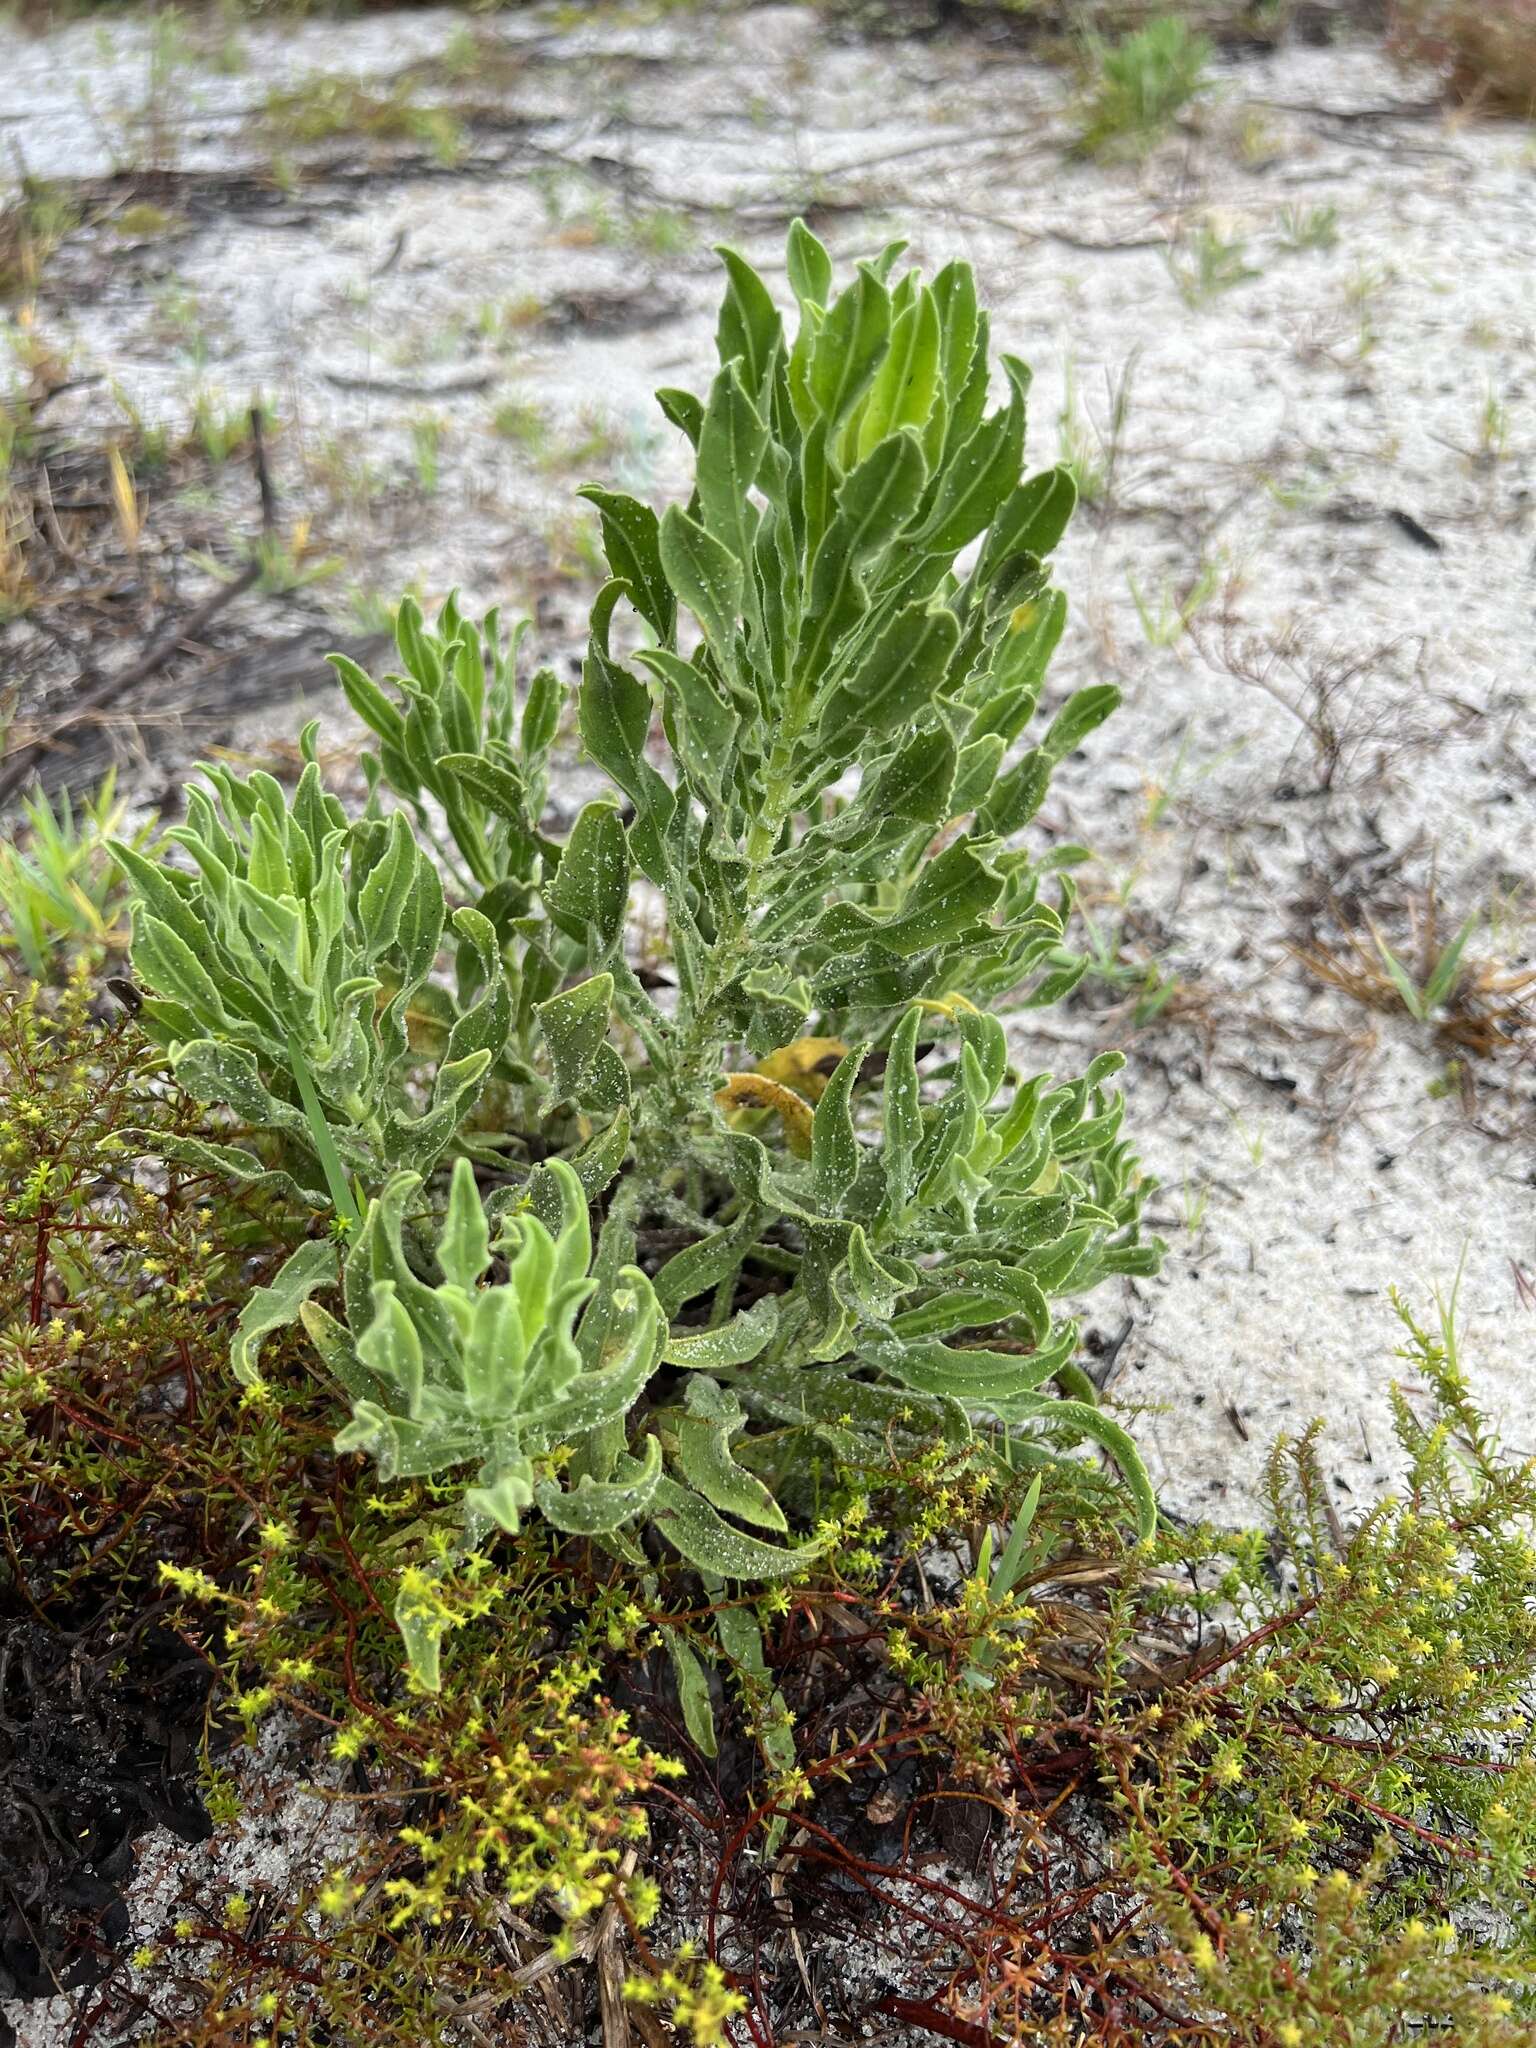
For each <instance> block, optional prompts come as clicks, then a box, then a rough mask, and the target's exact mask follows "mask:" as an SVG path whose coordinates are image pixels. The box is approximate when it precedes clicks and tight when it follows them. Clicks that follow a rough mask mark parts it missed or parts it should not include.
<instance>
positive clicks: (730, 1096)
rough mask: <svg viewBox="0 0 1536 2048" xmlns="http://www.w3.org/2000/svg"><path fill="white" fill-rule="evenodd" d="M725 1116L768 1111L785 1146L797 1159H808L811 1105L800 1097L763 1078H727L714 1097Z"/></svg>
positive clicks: (791, 1090)
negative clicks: (735, 1112) (779, 1126)
mask: <svg viewBox="0 0 1536 2048" xmlns="http://www.w3.org/2000/svg"><path fill="white" fill-rule="evenodd" d="M715 1100H716V1102H718V1103H719V1105H720V1107H721V1108H722V1109H723V1110H724V1111H725V1112H726V1113H727V1115H729V1114H730V1113H731V1112H732V1111H733V1110H742V1109H771V1110H772V1111H773V1112H774V1114H775V1115H776V1116H777V1117H778V1119H779V1122H780V1123H781V1124H782V1125H783V1126H784V1139H785V1143H786V1144H787V1145H788V1146H789V1149H790V1151H791V1152H793V1153H794V1154H795V1156H796V1158H798V1159H809V1158H810V1156H811V1115H812V1111H811V1105H810V1104H809V1103H808V1102H807V1101H806V1099H805V1097H804V1096H803V1095H797V1094H796V1093H795V1091H794V1089H793V1088H786V1087H785V1086H784V1085H783V1083H782V1082H779V1081H773V1080H770V1079H769V1077H768V1076H767V1075H766V1074H728V1075H727V1076H726V1081H725V1086H724V1087H723V1088H722V1089H720V1091H719V1092H718V1094H717V1095H716V1096H715Z"/></svg>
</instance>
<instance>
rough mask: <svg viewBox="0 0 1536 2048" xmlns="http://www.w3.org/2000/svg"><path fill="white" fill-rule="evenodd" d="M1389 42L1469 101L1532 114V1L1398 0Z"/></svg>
mask: <svg viewBox="0 0 1536 2048" xmlns="http://www.w3.org/2000/svg"><path fill="white" fill-rule="evenodd" d="M1392 42H1393V47H1394V48H1395V49H1396V50H1397V51H1398V52H1399V53H1400V54H1401V55H1403V56H1405V57H1408V58H1411V59H1416V60H1418V61H1420V62H1424V63H1430V64H1434V65H1437V66H1438V67H1440V68H1441V69H1443V70H1444V71H1445V73H1446V75H1447V78H1448V80H1449V83H1450V86H1451V89H1452V91H1454V92H1455V93H1456V95H1457V96H1458V98H1460V99H1462V100H1464V101H1466V103H1467V104H1468V105H1469V106H1473V107H1477V108H1479V109H1481V110H1482V111H1484V112H1488V113H1500V114H1513V115H1515V116H1516V117H1517V118H1519V119H1522V120H1530V119H1532V118H1536V0H1397V5H1396V6H1395V8H1394V11H1393V21H1392Z"/></svg>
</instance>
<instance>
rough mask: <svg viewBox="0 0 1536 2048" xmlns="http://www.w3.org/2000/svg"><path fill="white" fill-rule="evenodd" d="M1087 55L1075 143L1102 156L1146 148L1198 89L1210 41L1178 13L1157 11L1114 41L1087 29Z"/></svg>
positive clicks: (1203, 81)
mask: <svg viewBox="0 0 1536 2048" xmlns="http://www.w3.org/2000/svg"><path fill="white" fill-rule="evenodd" d="M1087 56H1088V60H1089V63H1090V64H1091V66H1092V68H1093V72H1094V78H1093V84H1092V87H1091V90H1090V93H1089V97H1088V102H1087V106H1086V108H1085V110H1084V116H1083V129H1082V136H1081V141H1080V146H1081V147H1082V148H1083V149H1085V150H1087V151H1089V152H1090V153H1092V154H1093V155H1099V156H1102V155H1107V154H1109V153H1112V152H1113V151H1116V150H1142V149H1146V148H1147V147H1149V146H1150V145H1151V144H1152V143H1153V142H1155V141H1156V140H1157V139H1158V137H1159V136H1161V135H1162V134H1164V133H1165V132H1166V130H1167V129H1168V128H1169V127H1170V126H1171V125H1172V123H1173V121H1174V120H1175V119H1176V117H1177V116H1178V115H1179V114H1181V113H1182V112H1183V111H1184V109H1185V107H1187V106H1188V105H1189V103H1190V102H1191V101H1192V100H1193V99H1195V98H1196V97H1197V95H1198V94H1199V93H1200V92H1202V91H1203V90H1204V88H1205V85H1206V66H1207V65H1208V64H1209V63H1210V61H1211V45H1210V42H1209V41H1208V39H1207V38H1206V37H1205V36H1203V35H1200V34H1198V33H1196V31H1194V30H1193V29H1191V28H1190V27H1189V25H1188V24H1187V23H1186V22H1185V21H1184V20H1183V19H1182V17H1181V16H1179V15H1162V16H1160V17H1159V18H1158V19H1157V20H1155V21H1149V22H1148V23H1147V25H1146V27H1145V28H1140V29H1137V30H1136V31H1135V32H1134V34H1131V35H1127V36H1122V37H1121V39H1120V41H1119V42H1117V43H1105V42H1104V41H1103V39H1102V38H1101V37H1099V36H1096V35H1092V34H1090V36H1089V38H1088V44H1087Z"/></svg>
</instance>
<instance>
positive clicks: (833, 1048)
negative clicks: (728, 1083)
mask: <svg viewBox="0 0 1536 2048" xmlns="http://www.w3.org/2000/svg"><path fill="white" fill-rule="evenodd" d="M847 1050H848V1048H847V1046H846V1045H844V1043H843V1041H842V1040H841V1039H840V1038H797V1039H796V1040H795V1042H794V1044H793V1045H781V1046H780V1047H779V1049H778V1051H777V1052H771V1053H769V1055H768V1057H767V1059H765V1060H759V1061H758V1063H757V1071H758V1073H760V1074H764V1075H766V1076H767V1078H768V1079H769V1080H770V1081H782V1082H783V1083H784V1085H785V1087H786V1088H794V1089H796V1090H798V1091H799V1093H800V1094H801V1095H803V1096H804V1097H805V1098H806V1100H807V1101H808V1102H820V1100H821V1098H822V1094H823V1092H824V1091H825V1089H826V1085H827V1083H828V1081H830V1080H831V1078H832V1071H833V1069H834V1068H835V1067H836V1065H837V1063H838V1061H839V1060H840V1059H841V1058H842V1056H843V1054H844V1053H845V1052H846V1051H847Z"/></svg>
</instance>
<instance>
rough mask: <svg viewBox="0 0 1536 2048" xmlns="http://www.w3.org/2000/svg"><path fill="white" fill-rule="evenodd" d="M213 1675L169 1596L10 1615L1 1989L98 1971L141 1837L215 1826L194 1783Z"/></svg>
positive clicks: (114, 1937)
mask: <svg viewBox="0 0 1536 2048" xmlns="http://www.w3.org/2000/svg"><path fill="white" fill-rule="evenodd" d="M211 1678H212V1672H211V1669H210V1667H209V1665H208V1664H207V1663H206V1662H205V1661H204V1660H203V1659H202V1658H201V1657H199V1656H198V1655H197V1654H196V1653H195V1652H194V1651H192V1650H190V1649H189V1648H188V1647H187V1645H186V1644H185V1643H184V1642H183V1641H182V1640H181V1639H180V1637H178V1636H177V1635H175V1634H174V1633H173V1632H172V1630H171V1629H169V1628H168V1627H167V1626H166V1625H165V1623H164V1621H163V1619H162V1618H161V1615H160V1613H159V1611H158V1610H150V1611H147V1612H145V1613H144V1614H142V1615H140V1616H139V1617H137V1618H136V1619H135V1620H133V1621H131V1622H129V1623H127V1624H126V1625H125V1623H124V1619H123V1617H122V1616H121V1615H120V1614H116V1613H112V1612H105V1613H100V1614H98V1615H96V1616H95V1617H94V1618H92V1619H90V1620H88V1621H86V1622H84V1623H83V1624H81V1625H78V1626H75V1627H71V1628H65V1627H53V1626H50V1625H49V1624H48V1623H46V1622H44V1621H40V1620H38V1619H36V1618H35V1617H33V1616H32V1615H30V1614H25V1613H21V1614H17V1613H12V1614H9V1615H5V1616H3V1617H0V1997H6V1998H49V1997H52V1996H53V1995H54V1994H55V1993H57V1992H60V1991H70V1990H76V1989H78V1988H80V1987H81V1986H84V1985H90V1984H94V1983H97V1982H99V1980H100V1979H101V1978H102V1977H103V1976H105V1975H106V1973H107V1971H108V1970H109V1969H110V1968H111V1965H112V1960H113V1951H114V1949H116V1948H118V1947H119V1946H121V1944H122V1943H124V1942H125V1941H126V1940H127V1938H128V1935H129V1932H130V1929H129V1920H128V1909H127V1906H126V1904H125V1902H124V1897H123V1893H124V1888H125V1886H126V1885H127V1883H128V1881H129V1880H130V1878H131V1877H132V1874H133V1844H134V1843H135V1842H136V1841H137V1840H138V1838H139V1837H140V1836H141V1835H143V1834H145V1833H147V1832H148V1830H149V1829H151V1828H153V1827H168V1828H170V1829H171V1830H172V1831H173V1832H174V1833H175V1834H176V1835H178V1836H179V1837H180V1839H181V1840H182V1841H184V1842H200V1841H203V1840H204V1839H205V1838H206V1837H207V1836H208V1835H209V1834H210V1833H211V1832H212V1826H211V1823H210V1821H209V1819H208V1815H207V1813H206V1812H205V1811H204V1808H203V1803H202V1799H201V1797H200V1795H199V1792H198V1789H197V1784H196V1763H197V1750H198V1743H199V1739H200V1737H201V1734H202V1729H203V1721H204V1713H205V1710H206V1706H207V1700H208V1694H209V1688H210V1682H211ZM12 2039H14V2035H13V2034H12V2033H11V2032H10V2030H9V2029H8V2028H5V2027H4V2025H3V2023H0V2042H7V2043H8V2042H9V2041H11V2040H12Z"/></svg>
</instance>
